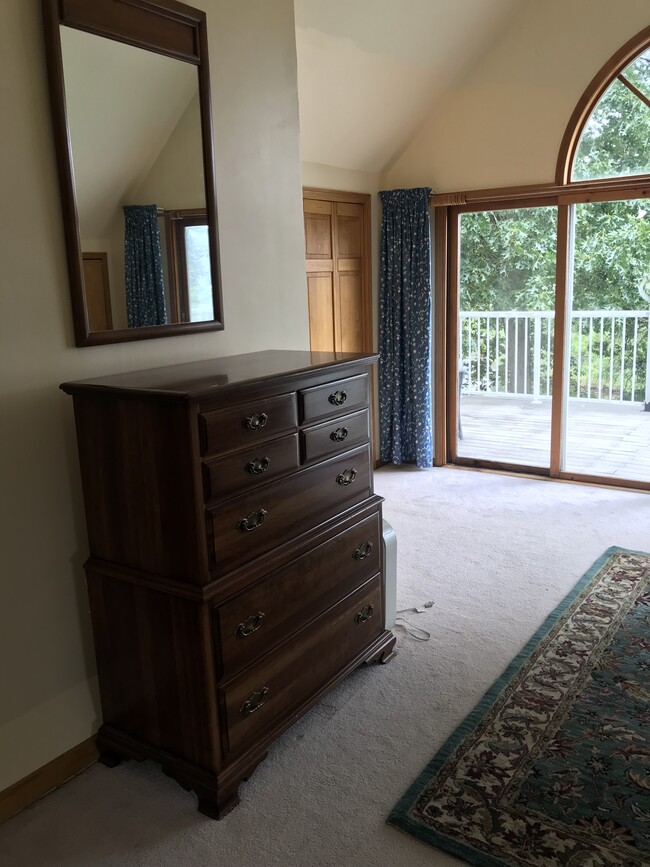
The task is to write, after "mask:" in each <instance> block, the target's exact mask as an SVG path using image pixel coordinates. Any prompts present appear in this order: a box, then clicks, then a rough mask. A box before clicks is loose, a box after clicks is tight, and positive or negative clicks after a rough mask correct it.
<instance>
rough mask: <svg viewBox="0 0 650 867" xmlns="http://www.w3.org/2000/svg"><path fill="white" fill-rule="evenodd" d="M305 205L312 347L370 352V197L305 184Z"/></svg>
mask: <svg viewBox="0 0 650 867" xmlns="http://www.w3.org/2000/svg"><path fill="white" fill-rule="evenodd" d="M303 205H304V214H305V256H306V270H307V293H308V299H309V337H310V346H311V349H312V350H314V351H321V350H322V351H330V352H332V351H333V352H370V351H371V350H372V336H371V335H372V325H371V323H372V308H371V298H370V196H369V195H365V194H359V193H341V192H338V191H333V190H307V189H306V190H304V191H303Z"/></svg>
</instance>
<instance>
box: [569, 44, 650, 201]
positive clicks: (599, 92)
mask: <svg viewBox="0 0 650 867" xmlns="http://www.w3.org/2000/svg"><path fill="white" fill-rule="evenodd" d="M648 48H650V27H646V28H645V30H642V31H641V32H640V33H637V35H636V36H633V37H632V39H630V40H629V41H628V42H626V43H625V45H623V47H622V48H620V49H619V50H618V51H617V52H616V54H614V56H613V57H610V59H609V60H608V61H607V63H606V64H605V65H604V66H603V67H602V68H601V69H600V70H599V72H598V73H597V74H596V75H595V76H594V78H593V79H592V80H591V82H590V84H589V86H588V87H587V89H586V90H585V92H584V93H583V94H582V96H581V97H580V99H579V101H578V104H577V105H576V107H575V109H574V111H573V114H572V115H571V117H570V119H569V123H568V124H567V128H566V130H565V132H564V136H563V138H562V144H561V145H560V152H559V154H558V159H557V166H556V169H555V183H556V184H557V185H558V186H573V185H575V184H582V185H584V183H585V182H584V181H574V180H572V179H571V175H572V174H573V164H574V162H575V158H576V153H577V151H578V146H579V144H580V138H581V136H582V133H583V130H584V128H585V125H586V123H587V121H588V120H589V118H590V117H591V114H592V112H593V111H594V109H595V108H596V106H597V105H598V103H599V101H600V99H601V98H602V96H603V94H604V93H605V91H606V90H607V89H608V87H609V86H610V85H611V84H612V83H613V82H614V81H615V80H616V77H617V76H618V75H619V74H620V73H621V72H622V71H623V70H624V69H625V68H626V67H627V66H628V65H629V64H630V63H632V61H633V60H635V59H636V58H637V57H638V56H639V55H640V54H643V52H644V51H647V49H648ZM648 179H650V175H648V174H645V175H629V176H626V177H625V178H624V179H621V180H624V181H626V182H628V183H629V182H631V181H633V180H640V181H644V180H648ZM605 180H606V181H609V182H610V183H611V181H612V180H613V179H612V178H607V179H603V181H605ZM598 182H599V181H598V179H594V180H593V181H590V182H589V183H594V184H595V183H598Z"/></svg>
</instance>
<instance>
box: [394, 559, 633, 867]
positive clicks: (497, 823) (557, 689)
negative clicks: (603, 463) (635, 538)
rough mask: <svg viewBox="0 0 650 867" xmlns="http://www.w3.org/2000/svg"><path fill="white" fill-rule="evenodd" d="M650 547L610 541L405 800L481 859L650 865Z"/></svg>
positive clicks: (432, 829) (399, 815)
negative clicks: (628, 547)
mask: <svg viewBox="0 0 650 867" xmlns="http://www.w3.org/2000/svg"><path fill="white" fill-rule="evenodd" d="M649 699H650V555H649V554H642V553H636V552H630V551H623V550H621V549H610V550H609V551H608V552H607V553H606V555H604V556H603V557H602V558H601V559H600V560H599V561H598V563H597V564H595V566H594V567H593V568H592V569H591V570H590V571H589V572H588V573H587V575H585V576H584V578H583V579H582V581H581V582H580V584H579V585H578V587H577V588H576V590H575V591H574V593H573V594H571V595H570V597H568V599H567V600H565V603H563V605H562V606H560V608H559V609H558V610H556V612H554V613H553V614H552V615H551V617H550V618H549V620H548V621H547V623H546V624H545V625H544V627H542V629H541V630H540V632H539V633H538V634H537V635H536V636H535V637H534V638H533V639H531V642H529V644H528V645H527V647H526V648H524V651H522V654H521V655H520V657H518V658H517V660H515V661H514V662H513V663H512V664H511V666H510V667H509V669H508V671H507V672H506V673H505V675H504V676H503V677H502V678H501V679H500V680H499V681H498V682H497V683H496V684H495V685H494V687H493V688H492V690H490V692H489V693H488V694H487V695H486V696H485V698H484V699H483V701H482V702H481V704H480V705H479V706H478V707H477V708H476V709H475V711H474V712H473V713H472V714H471V715H470V716H469V717H468V719H467V720H466V721H465V722H464V723H463V725H462V726H461V727H460V729H459V730H458V731H457V732H456V733H455V734H454V735H452V738H451V739H450V741H448V742H447V744H446V745H445V747H443V749H442V750H441V752H440V753H439V754H438V755H437V756H436V757H435V758H434V759H433V760H432V762H431V763H430V764H429V766H428V767H427V768H426V769H425V771H424V772H423V773H422V774H421V775H420V777H419V778H418V780H416V782H415V783H414V785H413V786H412V787H411V789H409V791H408V792H407V793H406V795H405V796H404V798H402V800H401V801H400V803H399V804H398V805H397V806H396V808H395V810H394V811H393V813H392V814H391V816H390V818H389V820H388V821H389V823H391V824H395V825H397V826H398V827H401V828H402V829H403V830H406V831H409V832H410V833H412V834H414V835H415V836H417V837H420V838H422V839H425V840H427V841H428V842H430V843H432V844H433V845H434V846H438V847H439V848H443V849H446V850H448V851H450V852H452V853H453V854H456V855H458V856H459V857H461V858H464V859H465V860H467V861H469V862H470V863H473V864H479V865H486V867H487V865H490V867H499V865H531V867H552V865H563V867H637V865H650V740H649V732H650V702H649Z"/></svg>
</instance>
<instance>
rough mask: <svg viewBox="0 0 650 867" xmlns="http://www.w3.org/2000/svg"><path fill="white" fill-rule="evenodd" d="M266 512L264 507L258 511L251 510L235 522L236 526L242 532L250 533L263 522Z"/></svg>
mask: <svg viewBox="0 0 650 867" xmlns="http://www.w3.org/2000/svg"><path fill="white" fill-rule="evenodd" d="M267 514H268V512H267V511H266V509H260V510H259V512H251V513H250V515H248V516H247V517H246V518H242V519H241V521H239V522H238V523H237V527H238V529H240V530H241V531H242V533H252V532H253V530H257V528H258V527H260V526H261V525H262V524H263V523H264V518H266V516H267Z"/></svg>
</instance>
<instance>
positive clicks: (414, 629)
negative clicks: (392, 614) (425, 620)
mask: <svg viewBox="0 0 650 867" xmlns="http://www.w3.org/2000/svg"><path fill="white" fill-rule="evenodd" d="M427 608H433V602H425V603H424V605H418V606H416V607H414V608H402V609H401V610H400V611H398V612H397V617H396V618H395V625H396V626H399V627H400V628H401V629H403V630H404V632H406V633H407V634H408V635H410V636H411V638H414V639H415V640H416V641H430V640H431V633H430V632H427V631H426V629H420V627H419V626H413V624H412V623H409V622H408V620H406V619H405V618H404V617H400V614H407V613H408V612H409V611H412V612H413V613H414V614H424V612H425V610H426V609H427ZM400 621H401V622H400Z"/></svg>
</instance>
